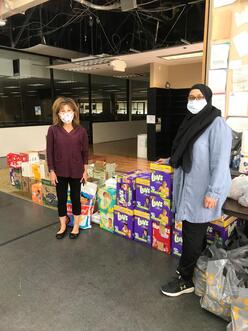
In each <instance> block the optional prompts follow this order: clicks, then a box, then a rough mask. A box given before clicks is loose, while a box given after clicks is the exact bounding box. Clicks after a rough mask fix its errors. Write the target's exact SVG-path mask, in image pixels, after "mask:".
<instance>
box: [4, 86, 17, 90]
mask: <svg viewBox="0 0 248 331" xmlns="http://www.w3.org/2000/svg"><path fill="white" fill-rule="evenodd" d="M5 88H10V89H11V88H13V89H14V88H19V86H5Z"/></svg>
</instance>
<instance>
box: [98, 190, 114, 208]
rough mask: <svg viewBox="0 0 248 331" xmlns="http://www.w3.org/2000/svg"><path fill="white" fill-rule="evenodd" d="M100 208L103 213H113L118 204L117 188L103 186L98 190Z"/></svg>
mask: <svg viewBox="0 0 248 331" xmlns="http://www.w3.org/2000/svg"><path fill="white" fill-rule="evenodd" d="M97 202H98V208H99V210H100V211H101V212H102V213H106V214H109V213H113V212H114V206H115V205H116V189H115V188H112V187H103V188H100V189H98V191H97Z"/></svg>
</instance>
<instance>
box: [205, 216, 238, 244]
mask: <svg viewBox="0 0 248 331" xmlns="http://www.w3.org/2000/svg"><path fill="white" fill-rule="evenodd" d="M237 223H238V220H237V219H236V220H234V221H233V222H232V223H230V224H229V225H228V226H226V227H222V226H220V225H217V224H213V223H210V224H209V226H208V229H207V242H208V244H212V243H214V242H215V243H217V244H220V245H221V246H222V245H223V244H224V243H225V241H226V240H227V239H228V238H229V237H230V236H231V234H232V232H233V230H234V229H235V227H236V226H237Z"/></svg>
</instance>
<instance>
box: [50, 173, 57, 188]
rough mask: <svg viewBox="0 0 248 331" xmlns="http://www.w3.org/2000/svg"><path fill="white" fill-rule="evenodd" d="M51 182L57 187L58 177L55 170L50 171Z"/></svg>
mask: <svg viewBox="0 0 248 331" xmlns="http://www.w3.org/2000/svg"><path fill="white" fill-rule="evenodd" d="M50 180H51V183H52V185H53V186H56V184H57V183H58V179H57V176H56V174H55V172H54V171H53V170H51V171H50Z"/></svg>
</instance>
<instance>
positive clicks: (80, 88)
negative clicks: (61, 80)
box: [72, 87, 87, 90]
mask: <svg viewBox="0 0 248 331" xmlns="http://www.w3.org/2000/svg"><path fill="white" fill-rule="evenodd" d="M72 89H73V90H85V89H87V87H73V88H72Z"/></svg>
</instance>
